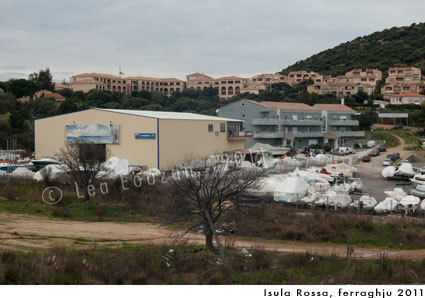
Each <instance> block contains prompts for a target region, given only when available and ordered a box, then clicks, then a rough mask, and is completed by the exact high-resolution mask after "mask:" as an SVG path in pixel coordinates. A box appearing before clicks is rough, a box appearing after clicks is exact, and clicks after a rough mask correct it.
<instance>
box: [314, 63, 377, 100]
mask: <svg viewBox="0 0 425 298" xmlns="http://www.w3.org/2000/svg"><path fill="white" fill-rule="evenodd" d="M380 80H382V71H380V70H377V69H366V70H361V69H353V70H351V71H349V72H346V73H345V75H343V76H337V77H331V76H321V75H320V76H318V77H316V79H315V80H314V84H312V85H309V86H308V87H307V91H308V92H309V93H318V94H334V95H336V96H350V95H354V94H357V93H358V92H359V91H363V92H365V93H367V94H368V95H371V94H372V92H373V91H374V90H375V88H376V82H377V81H380Z"/></svg>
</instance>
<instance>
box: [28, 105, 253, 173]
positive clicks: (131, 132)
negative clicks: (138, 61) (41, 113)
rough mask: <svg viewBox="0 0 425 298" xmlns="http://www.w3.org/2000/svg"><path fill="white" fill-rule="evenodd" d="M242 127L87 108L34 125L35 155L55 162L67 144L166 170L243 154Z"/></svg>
mask: <svg viewBox="0 0 425 298" xmlns="http://www.w3.org/2000/svg"><path fill="white" fill-rule="evenodd" d="M241 126H242V121H240V120H234V119H228V118H220V117H213V116H206V115H199V114H192V113H176V112H156V111H140V110H116V109H99V108H92V109H89V110H84V111H79V112H75V113H70V114H64V115H59V116H53V117H48V118H43V119H38V120H36V121H35V124H34V129H35V155H36V157H37V158H40V157H46V156H55V155H56V154H59V153H60V149H61V148H64V147H65V146H66V144H67V143H72V142H90V143H96V144H99V145H100V146H105V148H106V149H108V150H109V152H110V153H111V156H116V157H119V158H122V159H127V160H129V161H130V162H133V163H136V164H139V165H140V166H147V167H149V168H159V169H160V170H167V169H170V168H172V167H173V166H175V165H176V164H179V163H181V162H183V161H185V160H186V159H188V158H201V157H207V156H209V155H211V154H217V153H222V152H224V151H232V150H240V149H244V139H245V138H244V137H234V136H233V135H232V133H231V132H232V131H235V130H239V129H240V128H241Z"/></svg>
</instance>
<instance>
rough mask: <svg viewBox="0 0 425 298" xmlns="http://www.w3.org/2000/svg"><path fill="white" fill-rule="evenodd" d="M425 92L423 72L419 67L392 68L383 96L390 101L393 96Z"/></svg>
mask: <svg viewBox="0 0 425 298" xmlns="http://www.w3.org/2000/svg"><path fill="white" fill-rule="evenodd" d="M424 90H425V81H424V80H422V73H421V70H420V69H419V68H417V67H391V68H390V69H389V70H388V77H387V78H386V79H385V86H384V87H382V88H381V94H382V95H383V96H384V98H386V99H389V98H390V96H391V95H392V94H401V93H420V92H422V91H424Z"/></svg>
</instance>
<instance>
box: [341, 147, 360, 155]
mask: <svg viewBox="0 0 425 298" xmlns="http://www.w3.org/2000/svg"><path fill="white" fill-rule="evenodd" d="M337 153H338V155H347V154H354V153H356V152H355V150H354V149H353V148H351V147H339V148H338V150H337Z"/></svg>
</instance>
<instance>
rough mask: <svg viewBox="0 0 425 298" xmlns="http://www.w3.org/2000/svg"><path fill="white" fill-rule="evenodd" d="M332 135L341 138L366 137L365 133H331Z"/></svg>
mask: <svg viewBox="0 0 425 298" xmlns="http://www.w3.org/2000/svg"><path fill="white" fill-rule="evenodd" d="M330 133H331V134H335V135H337V136H340V137H356V138H360V137H364V136H365V133H364V131H330Z"/></svg>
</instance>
